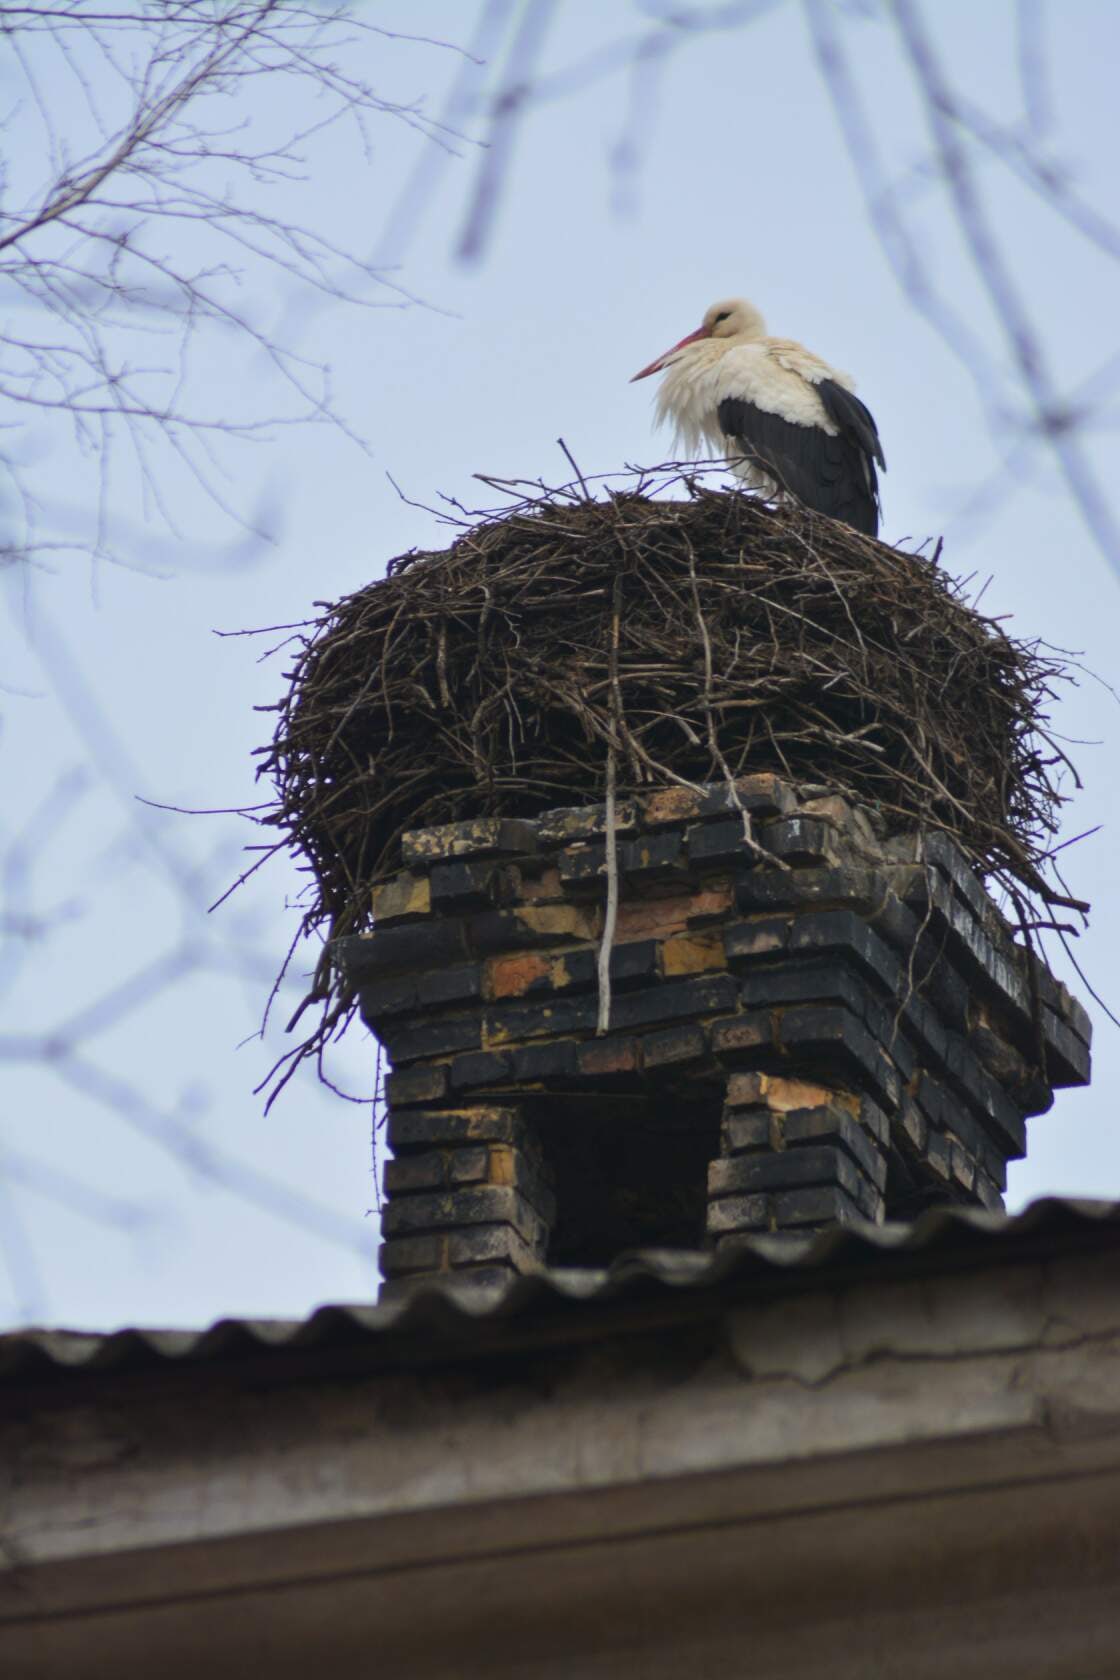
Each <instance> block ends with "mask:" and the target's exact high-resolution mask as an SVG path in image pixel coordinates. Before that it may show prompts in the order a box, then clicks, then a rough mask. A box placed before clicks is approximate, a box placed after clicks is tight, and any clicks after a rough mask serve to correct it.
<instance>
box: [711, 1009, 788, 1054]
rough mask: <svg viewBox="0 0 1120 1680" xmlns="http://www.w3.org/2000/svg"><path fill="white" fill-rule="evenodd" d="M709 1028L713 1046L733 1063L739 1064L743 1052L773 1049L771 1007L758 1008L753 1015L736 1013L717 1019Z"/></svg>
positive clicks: (749, 1052) (717, 1052) (753, 1011)
mask: <svg viewBox="0 0 1120 1680" xmlns="http://www.w3.org/2000/svg"><path fill="white" fill-rule="evenodd" d="M708 1030H709V1032H710V1034H711V1041H712V1049H713V1050H714V1051H715V1052H716V1054H717V1055H720V1056H723V1057H725V1058H726V1059H727V1060H728V1061H729V1062H731V1064H732V1066H736V1065H738V1063H739V1061H740V1060H741V1058H742V1056H743V1055H748V1056H749V1055H751V1053H752V1052H756V1051H760V1050H765V1051H769V1050H770V1049H771V1048H772V1046H773V1043H774V1020H773V1016H772V1015H771V1014H770V1011H769V1010H768V1009H755V1010H752V1011H751V1013H750V1014H749V1015H732V1016H730V1017H729V1018H727V1019H725V1020H722V1021H713V1022H712V1023H711V1025H710V1027H709V1029H708Z"/></svg>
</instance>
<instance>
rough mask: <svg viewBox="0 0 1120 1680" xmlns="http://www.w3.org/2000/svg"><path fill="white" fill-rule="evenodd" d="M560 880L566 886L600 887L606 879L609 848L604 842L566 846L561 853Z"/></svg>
mask: <svg viewBox="0 0 1120 1680" xmlns="http://www.w3.org/2000/svg"><path fill="white" fill-rule="evenodd" d="M559 863H560V879H561V881H563V883H564V885H565V886H572V887H581V886H586V885H588V884H589V883H591V884H593V885H595V886H599V885H600V884H601V883H602V882H603V881H604V880H605V878H606V873H607V848H606V846H605V845H604V844H603V842H602V841H592V842H591V843H589V844H587V845H577V846H565V848H564V850H563V851H562V852H561V853H560V858H559Z"/></svg>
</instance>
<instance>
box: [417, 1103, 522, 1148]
mask: <svg viewBox="0 0 1120 1680" xmlns="http://www.w3.org/2000/svg"><path fill="white" fill-rule="evenodd" d="M525 1136H526V1128H525V1121H524V1120H523V1119H522V1117H521V1113H520V1111H519V1110H518V1109H516V1108H512V1107H508V1106H506V1105H503V1104H499V1103H478V1104H477V1105H476V1104H471V1105H469V1106H468V1105H465V1106H464V1107H463V1108H450V1109H437V1110H435V1111H434V1112H429V1111H426V1110H423V1109H420V1110H410V1111H407V1112H405V1113H402V1114H397V1113H394V1112H390V1115H389V1148H390V1149H392V1150H393V1151H394V1153H397V1154H399V1153H400V1151H401V1150H404V1149H431V1148H432V1147H433V1146H440V1145H442V1146H444V1147H450V1148H454V1147H456V1146H463V1145H470V1144H477V1143H508V1144H518V1145H519V1144H521V1142H522V1141H523V1139H524V1138H525Z"/></svg>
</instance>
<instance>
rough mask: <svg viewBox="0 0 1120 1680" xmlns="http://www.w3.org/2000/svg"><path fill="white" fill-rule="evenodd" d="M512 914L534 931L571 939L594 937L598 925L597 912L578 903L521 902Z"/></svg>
mask: <svg viewBox="0 0 1120 1680" xmlns="http://www.w3.org/2000/svg"><path fill="white" fill-rule="evenodd" d="M513 913H514V915H515V916H516V917H517V919H518V921H519V922H520V923H521V924H522V926H523V927H527V928H531V929H532V931H533V932H534V933H541V934H548V935H555V936H556V937H557V938H563V937H564V936H565V935H567V936H568V937H569V938H571V939H594V938H595V935H596V933H597V932H598V927H599V917H598V912H597V911H595V910H589V909H585V908H584V907H583V906H582V905H578V904H521V905H518V906H517V907H516V908H515V909H514V912H513Z"/></svg>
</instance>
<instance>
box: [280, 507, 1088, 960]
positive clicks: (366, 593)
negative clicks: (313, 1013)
mask: <svg viewBox="0 0 1120 1680" xmlns="http://www.w3.org/2000/svg"><path fill="white" fill-rule="evenodd" d="M680 482H682V483H683V484H684V486H685V489H686V491H687V499H679V500H665V499H661V500H655V499H651V498H649V497H647V496H646V495H644V494H642V493H640V489H639V491H635V490H627V491H626V492H624V493H610V494H607V495H606V498H605V499H603V500H592V499H589V498H588V497H586V496H585V495H584V493H583V492H582V490H580V489H579V488H578V487H577V488H576V489H575V491H572V490H565V491H558V492H543V493H542V494H541V495H538V496H535V497H533V498H531V499H530V500H528V501H525V502H522V503H520V504H518V505H516V506H514V507H512V508H511V509H510V510H508V511H506V512H504V513H503V514H501V515H491V516H485V517H482V518H481V519H480V522H478V523H475V524H471V523H469V522H464V527H463V529H462V531H461V534H460V535H459V536H458V537H457V539H456V540H455V541H454V542H453V544H452V546H451V547H450V548H448V549H446V550H445V551H443V552H440V553H411V554H407V555H404V556H402V557H401V558H400V559H397V560H394V561H393V562H392V564H391V565H390V566H389V569H388V575H387V576H386V577H385V579H384V580H383V581H381V582H378V583H373V584H370V585H369V586H368V587H367V588H365V589H361V590H359V591H358V592H357V593H356V594H353V595H350V596H348V597H347V598H346V599H345V600H343V601H341V602H339V603H338V605H337V606H334V607H331V608H330V609H329V610H328V611H326V612H325V614H324V616H323V617H321V618H320V619H318V620H316V621H315V622H313V623H311V624H309V625H307V626H305V627H304V628H303V630H302V632H301V634H300V636H299V637H298V638H297V652H296V658H295V663H294V670H293V671H292V672H291V673H289V674H290V676H291V684H290V687H289V689H288V692H287V693H286V695H285V697H284V699H283V700H282V701H281V703H280V705H279V708H278V711H279V720H278V724H277V728H276V733H275V737H274V740H273V742H272V745H271V747H270V748H268V749H266V752H265V756H264V759H263V764H262V769H263V772H264V773H265V774H266V775H268V776H269V777H270V778H271V779H272V782H273V784H274V787H275V790H276V803H275V807H274V809H273V810H272V812H271V814H270V816H269V817H268V818H267V819H266V820H267V821H269V822H271V823H273V824H275V825H277V826H278V827H279V828H280V830H281V831H282V836H283V839H282V842H281V843H283V844H286V845H287V846H288V847H290V848H291V850H292V851H293V852H295V853H296V854H299V855H300V856H301V859H302V860H305V867H306V865H307V864H309V865H310V869H311V871H312V873H313V877H314V886H313V890H312V897H311V899H310V902H309V904H308V905H307V906H305V909H306V915H305V922H304V926H305V929H306V930H308V931H311V930H319V931H321V932H323V933H326V934H327V935H328V936H330V935H334V934H338V933H342V932H351V931H354V930H355V929H356V928H359V927H361V926H363V925H365V924H366V922H367V920H368V905H369V888H370V885H371V883H372V882H374V881H375V880H377V879H378V878H379V877H382V876H384V875H385V874H386V873H388V872H391V871H392V870H393V869H394V868H396V867H398V866H399V842H400V837H401V834H402V832H403V831H405V830H406V829H410V828H416V827H418V826H423V825H426V824H430V823H445V822H451V821H454V820H456V819H459V818H463V817H468V816H472V817H473V816H481V815H514V814H516V815H531V814H533V813H536V812H539V811H543V810H546V809H548V808H550V807H553V806H557V805H573V804H584V803H593V802H596V801H599V800H602V799H603V798H604V789H605V782H606V766H607V762H608V756H609V754H610V753H611V752H613V754H614V756H615V764H616V772H617V786H618V791H619V793H620V794H621V793H623V792H625V791H627V790H629V789H631V788H637V787H640V786H643V785H649V784H665V783H671V782H675V781H679V780H682V779H683V780H685V781H688V782H691V783H698V782H710V781H713V780H719V779H721V778H722V777H725V776H728V775H731V776H735V775H739V774H741V773H745V772H748V771H757V770H775V771H778V772H780V773H781V774H783V775H786V776H788V777H790V778H791V779H792V780H793V781H795V782H805V781H812V782H824V783H828V784H830V785H832V786H835V787H837V788H840V789H843V790H846V791H847V792H849V793H850V794H852V795H854V796H855V797H856V798H857V799H859V800H862V801H866V802H867V803H869V804H871V805H873V806H876V807H877V808H878V810H879V811H880V812H881V813H882V814H883V816H884V817H885V819H886V821H887V823H888V825H889V826H890V827H891V828H892V829H903V828H914V827H916V826H924V827H927V828H937V829H943V830H945V831H947V832H948V833H949V834H951V835H952V836H953V837H954V838H955V839H956V840H957V842H958V843H959V844H960V846H961V847H962V849H963V850H964V852H965V853H966V854H967V856H968V857H969V858H970V859H971V860H972V862H973V864H974V865H975V867H976V868H977V869H978V871H979V872H980V874H981V875H982V876H984V877H988V878H991V877H995V878H997V879H998V880H999V881H1001V882H1003V883H1004V884H1005V885H1008V886H1010V887H1012V888H1013V889H1016V890H1017V889H1018V888H1023V889H1025V890H1026V893H1027V895H1028V897H1030V898H1033V899H1034V900H1035V901H1036V903H1037V902H1038V901H1039V899H1041V901H1042V902H1044V903H1045V902H1047V901H1051V900H1053V899H1054V898H1055V897H1057V896H1058V895H1056V894H1055V893H1053V892H1052V891H1051V890H1050V889H1049V887H1048V886H1047V884H1046V881H1045V880H1044V878H1043V873H1042V870H1043V864H1044V858H1045V855H1046V852H1047V850H1048V849H1049V848H1050V847H1051V846H1052V843H1053V840H1052V837H1053V834H1054V832H1055V821H1056V814H1057V807H1058V805H1059V803H1060V795H1059V793H1058V791H1057V776H1058V774H1059V773H1060V770H1061V766H1062V764H1063V763H1064V762H1065V761H1064V757H1063V755H1062V754H1061V753H1060V751H1059V750H1058V749H1056V748H1055V747H1054V746H1053V745H1052V743H1051V741H1050V739H1049V737H1048V735H1047V731H1046V710H1047V706H1048V704H1049V702H1050V700H1051V698H1052V685H1053V682H1054V679H1055V677H1056V676H1058V675H1060V670H1061V668H1060V666H1058V664H1057V663H1056V662H1055V660H1054V659H1053V658H1051V657H1049V656H1047V655H1046V654H1045V653H1044V652H1043V651H1042V650H1041V649H1040V647H1039V645H1038V644H1037V643H1026V642H1022V641H1016V640H1013V639H1012V638H1011V637H1009V636H1008V635H1007V634H1005V632H1004V631H1003V630H1002V629H1001V628H1000V626H999V625H998V624H996V623H994V622H993V621H992V620H990V619H987V618H984V617H983V616H981V614H980V613H978V612H977V611H975V610H973V609H972V608H970V607H969V606H968V605H967V604H966V603H965V601H964V600H963V598H962V595H961V593H960V591H959V589H958V588H957V586H956V585H954V584H953V582H952V581H951V580H950V579H949V578H948V577H947V576H946V574H945V573H944V572H943V571H942V570H941V568H940V566H939V565H938V564H937V562H936V558H932V559H931V558H923V557H922V556H920V555H916V554H905V553H901V552H899V551H898V550H895V549H891V548H887V547H886V546H885V545H883V544H881V543H878V542H875V541H872V540H871V539H869V538H866V537H863V536H861V535H859V534H858V533H856V532H855V531H853V530H851V529H849V528H848V527H846V526H844V525H841V524H838V523H836V522H834V521H832V520H829V519H826V518H823V517H818V516H814V515H811V514H808V513H805V512H803V511H802V510H800V509H796V508H774V507H771V506H768V505H765V504H764V503H762V502H760V501H759V500H757V499H756V498H754V497H751V496H750V495H748V494H745V493H743V492H740V491H736V490H731V491H728V490H723V489H721V490H714V489H709V488H705V487H704V486H703V484H702V483H700V482H699V481H698V480H697V479H695V478H684V479H682V480H681V481H680Z"/></svg>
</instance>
